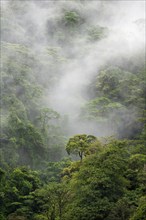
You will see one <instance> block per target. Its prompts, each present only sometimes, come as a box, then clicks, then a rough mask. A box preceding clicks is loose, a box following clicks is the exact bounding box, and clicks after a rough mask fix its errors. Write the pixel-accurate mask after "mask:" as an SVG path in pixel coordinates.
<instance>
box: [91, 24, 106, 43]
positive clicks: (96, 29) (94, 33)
mask: <svg viewBox="0 0 146 220" xmlns="http://www.w3.org/2000/svg"><path fill="white" fill-rule="evenodd" d="M88 32H89V39H90V40H91V41H96V40H101V39H103V38H104V37H106V36H107V28H105V27H101V26H93V27H91V28H90V29H89V30H88Z"/></svg>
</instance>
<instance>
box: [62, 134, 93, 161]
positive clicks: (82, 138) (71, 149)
mask: <svg viewBox="0 0 146 220" xmlns="http://www.w3.org/2000/svg"><path fill="white" fill-rule="evenodd" d="M94 141H96V137H94V136H92V135H86V134H81V135H75V136H74V137H73V138H70V139H69V141H68V143H67V145H66V151H67V153H68V154H71V153H72V154H75V155H79V157H80V159H81V160H82V158H83V156H84V155H85V152H86V151H87V150H88V147H89V146H90V144H91V143H93V142H94Z"/></svg>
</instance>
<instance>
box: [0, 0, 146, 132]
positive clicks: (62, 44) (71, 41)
mask: <svg viewBox="0 0 146 220" xmlns="http://www.w3.org/2000/svg"><path fill="white" fill-rule="evenodd" d="M12 2H14V3H18V9H17V10H14V8H13V4H12ZM1 4H2V12H3V13H6V14H9V18H10V19H12V20H13V22H14V24H15V25H19V27H18V28H17V27H16V28H14V29H13V30H12V31H11V35H8V34H7V33H6V32H4V34H3V40H5V39H7V40H9V41H10V42H12V43H16V42H19V43H22V44H24V45H26V46H29V47H31V49H32V51H33V53H34V55H35V57H36V58H37V59H38V60H40V61H41V62H42V63H43V62H45V63H47V64H46V65H42V67H41V68H40V72H39V71H38V70H36V68H35V67H34V72H33V74H34V75H35V74H36V77H37V79H38V81H40V82H45V80H46V79H47V80H48V78H49V77H52V75H53V76H54V78H56V80H54V81H52V84H51V85H50V84H48V87H47V85H45V86H46V92H45V96H44V100H43V103H44V104H45V105H46V106H49V107H51V108H53V109H54V110H56V111H57V112H59V113H60V114H61V115H62V116H64V115H65V116H67V117H68V122H69V134H70V135H72V134H76V133H83V132H84V133H91V134H94V135H96V136H104V135H112V134H114V133H115V128H113V127H112V125H111V124H106V123H105V124H100V123H97V122H94V121H87V120H86V121H82V120H81V119H79V115H80V114H81V108H82V107H83V106H84V104H85V103H86V102H87V101H88V99H89V98H90V94H89V95H88V92H87V91H86V88H87V87H88V86H89V85H90V83H91V82H92V80H93V79H94V77H95V76H97V75H98V73H99V72H100V70H101V69H102V68H103V67H104V66H107V65H108V64H110V65H112V64H113V65H116V64H117V65H119V64H120V65H121V66H122V67H124V62H125V60H129V59H133V60H135V57H136V56H137V55H139V54H141V63H143V62H144V57H145V50H144V48H145V36H144V31H145V29H144V22H145V1H143V0H140V1H139V0H137V1H136V0H135V1H131V0H129V1H128V0H125V1H124V0H121V1H86V0H84V1H78V0H76V1H67V0H66V1H59V0H58V1H47V0H46V1H45V0H43V1H38V0H37V1H34V0H32V1H20V0H19V1H18V0H17V1H16V0H15V1H2V2H1ZM68 11H75V12H76V15H77V17H76V19H77V24H76V26H75V25H72V28H67V25H68V24H67V23H66V21H65V20H64V19H65V18H64V13H65V12H68ZM22 12H23V13H22ZM97 26H101V27H104V28H106V34H105V36H104V37H103V38H102V39H100V40H95V41H94V40H93V41H92V40H90V39H89V30H90V29H91V28H92V27H97ZM109 117H110V116H109ZM131 120H132V119H131Z"/></svg>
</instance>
